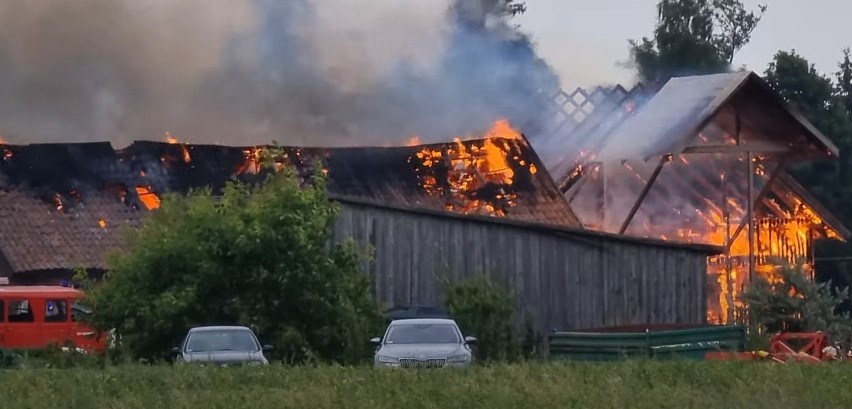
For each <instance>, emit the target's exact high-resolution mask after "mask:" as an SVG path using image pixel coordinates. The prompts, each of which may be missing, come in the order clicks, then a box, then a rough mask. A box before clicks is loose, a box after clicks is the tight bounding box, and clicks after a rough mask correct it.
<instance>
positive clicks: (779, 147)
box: [683, 142, 793, 153]
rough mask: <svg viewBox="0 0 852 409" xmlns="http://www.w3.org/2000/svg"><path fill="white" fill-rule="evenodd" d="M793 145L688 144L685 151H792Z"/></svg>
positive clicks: (766, 143)
mask: <svg viewBox="0 0 852 409" xmlns="http://www.w3.org/2000/svg"><path fill="white" fill-rule="evenodd" d="M792 151H793V147H792V146H789V145H781V144H777V143H769V142H750V143H745V144H743V145H698V146H688V147H686V148H685V149H684V150H683V153H749V152H752V153H790V152H792Z"/></svg>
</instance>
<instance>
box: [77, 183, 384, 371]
mask: <svg viewBox="0 0 852 409" xmlns="http://www.w3.org/2000/svg"><path fill="white" fill-rule="evenodd" d="M337 214H338V208H337V206H336V205H335V204H333V203H332V202H330V201H329V200H328V197H327V195H326V189H325V180H324V178H322V177H315V178H314V179H313V180H311V183H303V181H302V180H301V179H300V177H299V176H298V175H296V174H295V172H294V171H293V170H292V169H285V170H283V171H282V172H281V173H278V174H275V175H271V176H269V178H268V179H266V181H265V182H264V183H262V184H260V185H249V184H245V183H237V182H230V183H228V185H227V186H226V188H225V189H224V193H223V195H222V196H221V197H214V196H213V195H212V194H211V191H210V190H209V189H206V190H198V191H193V192H190V193H189V194H188V195H186V196H179V195H165V196H164V197H163V198H162V202H161V206H160V208H159V209H158V210H156V211H154V212H152V214H151V215H150V216H149V217H148V218H147V219H146V220H145V222H144V224H143V225H142V226H141V228H140V229H138V230H134V231H131V232H129V233H128V244H129V248H130V250H129V251H128V252H126V253H117V254H113V255H112V257H111V259H110V266H111V270H110V272H109V273H108V274H107V275H106V277H105V280H104V281H103V283H100V284H96V285H94V286H93V288H92V290H91V291H90V297H89V301H90V302H91V303H92V304H93V305H94V310H95V313H94V316H93V323H94V324H95V325H96V326H97V327H98V328H101V329H110V328H115V329H116V332H117V334H118V336H119V339H120V342H121V347H122V348H123V349H125V350H126V351H127V352H128V353H129V354H130V356H131V357H132V358H134V359H145V360H148V361H157V360H161V359H168V357H169V355H170V351H171V349H172V347H174V346H177V345H178V344H179V342H180V341H181V339H182V337H183V336H184V335H185V334H186V331H187V330H188V329H189V328H190V327H193V326H197V325H211V324H216V325H233V324H236V325H246V326H249V327H251V328H252V329H254V330H255V331H256V332H257V333H258V336H259V337H260V338H261V341H262V342H264V343H271V344H274V346H275V347H276V349H275V351H273V353H272V354H270V355H271V357H272V358H276V359H282V360H286V361H287V362H293V363H297V362H305V361H307V360H311V359H316V360H330V361H335V362H342V363H353V362H358V361H359V360H361V359H364V358H367V357H369V352H370V349H369V345H367V344H366V343H365V342H364V340H365V339H367V338H368V337H369V336H370V335H372V334H374V333H376V331H377V330H378V328H379V326H380V325H381V310H380V308H379V305H378V304H377V303H376V302H375V301H374V300H373V298H372V296H371V294H370V288H371V283H370V280H369V278H368V277H367V276H366V275H365V274H363V273H362V271H361V270H360V268H359V263H360V261H361V259H362V258H361V257H362V254H361V252H359V251H358V250H357V249H356V248H355V246H354V244H352V243H351V242H350V243H347V244H345V245H338V246H329V245H328V240H329V238H330V234H331V229H332V228H333V224H334V222H335V220H336V217H337Z"/></svg>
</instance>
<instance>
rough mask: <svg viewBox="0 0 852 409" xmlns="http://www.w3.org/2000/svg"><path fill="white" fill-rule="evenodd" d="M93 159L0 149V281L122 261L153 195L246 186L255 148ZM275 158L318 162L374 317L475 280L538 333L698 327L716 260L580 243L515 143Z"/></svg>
mask: <svg viewBox="0 0 852 409" xmlns="http://www.w3.org/2000/svg"><path fill="white" fill-rule="evenodd" d="M107 147H109V145H108V144H106V146H105V145H104V144H53V145H38V144H33V145H21V146H5V147H3V148H4V149H6V150H8V152H9V154H8V155H6V156H5V159H3V160H2V161H0V219H2V220H0V255H2V257H0V276H7V277H11V279H12V281H13V282H15V283H25V284H44V283H55V282H56V281H57V280H58V279H61V278H66V279H67V278H68V277H69V276H70V271H71V270H72V269H74V268H76V267H84V268H87V269H90V270H98V271H103V270H105V269H106V268H108V265H107V264H106V263H105V260H104V255H105V254H106V253H107V252H108V251H110V250H114V249H118V250H121V249H122V248H123V247H122V246H123V243H122V241H121V235H120V231H119V228H120V227H121V226H128V227H130V228H134V227H135V226H138V224H139V223H141V222H142V221H143V220H144V217H145V215H146V214H148V212H149V211H151V210H154V211H155V210H156V207H157V201H156V200H155V199H156V195H158V194H163V193H165V192H184V191H186V190H187V189H190V188H195V187H202V186H210V187H212V188H213V189H214V191H217V189H220V188H221V187H222V185H223V184H224V183H225V181H226V180H228V179H229V178H231V177H234V176H237V177H240V178H246V179H247V180H252V178H255V177H257V176H258V175H257V173H258V170H259V169H258V167H257V164H256V163H253V161H254V160H256V150H257V149H258V148H257V147H225V146H211V145H183V144H168V143H158V142H137V143H135V144H133V145H131V146H130V147H128V148H126V149H122V150H118V151H116V150H113V149H111V148H110V149H107ZM495 149H496V150H495ZM283 156H285V157H286V158H287V160H288V161H290V163H293V164H295V165H297V168H299V169H308V168H309V167H310V166H311V165H310V164H313V163H315V162H314V161H313V160H314V159H322V162H321V163H322V164H324V167H325V171H326V172H327V173H328V176H329V183H328V189H329V196H330V198H331V199H332V200H335V201H337V202H339V203H340V204H341V207H342V212H341V215H340V218H339V220H338V223H337V225H336V228H335V234H334V237H333V239H334V240H344V239H347V238H350V237H351V238H354V239H355V241H356V242H357V243H359V244H360V245H362V246H370V247H372V248H373V249H374V250H375V251H374V259H373V261H371V262H369V263H367V264H365V265H364V269H365V270H366V271H367V272H369V273H371V274H374V275H375V277H376V278H377V280H376V283H375V288H374V293H375V296H376V298H377V299H378V300H380V301H383V302H385V303H386V304H387V305H391V306H399V305H438V304H440V303H441V301H442V292H441V288H440V286H439V283H438V280H437V279H436V274H439V273H440V274H446V275H448V276H449V277H450V278H453V279H463V278H466V277H473V276H476V275H479V274H487V275H489V276H490V277H492V278H493V279H494V281H495V282H497V283H500V284H502V285H504V286H506V288H508V289H510V290H511V291H513V292H514V293H516V294H517V298H518V303H519V304H518V306H519V310H520V311H521V312H522V313H523V314H522V315H523V316H524V317H525V318H526V319H529V320H530V321H531V322H532V323H533V324H534V325H535V326H536V328H538V329H539V330H541V331H545V330H549V329H551V328H558V329H575V328H591V327H603V326H615V325H639V324H700V323H703V322H704V316H705V310H706V307H705V305H704V302H703V299H704V293H705V289H706V280H705V269H706V260H707V256H708V255H710V254H717V253H719V252H720V251H721V250H720V249H719V248H717V247H713V246H705V245H689V244H676V243H666V242H664V241H661V240H654V239H633V238H626V237H621V236H618V235H613V234H606V233H599V232H591V231H586V230H583V229H582V227H581V226H580V224H579V222H578V220H577V218H576V216H575V215H574V214H573V212H572V211H571V210H570V208H569V207H568V205H567V202H566V201H565V199H564V198H563V196H562V195H561V194H560V193H559V191H558V189H557V188H556V185H555V183H554V181H553V179H552V178H551V177H550V175H549V173H548V172H546V171H545V170H544V169H545V167H544V165H543V164H542V163H541V161H540V160H539V158H538V157H537V155H536V154H535V153H534V152H533V151H532V150H531V149H530V147H529V145H528V144H527V143H526V141H525V140H524V139H523V138H520V139H517V138H489V139H484V140H469V141H463V142H462V141H459V142H455V143H449V144H437V145H425V146H411V147H394V148H385V147H382V148H334V149H320V148H296V147H287V148H284V155H283ZM486 156H488V157H490V158H491V159H488V160H485V159H482V158H484V157H486ZM495 157H496V158H497V159H494V158H495ZM436 158H440V160H439V159H436ZM149 209H150V210H149Z"/></svg>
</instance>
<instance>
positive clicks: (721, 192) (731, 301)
mask: <svg viewBox="0 0 852 409" xmlns="http://www.w3.org/2000/svg"><path fill="white" fill-rule="evenodd" d="M672 159H674V160H673V161H672V162H670V163H668V164H667V165H665V167H664V168H662V169H663V170H662V172H661V173H660V174H659V178H658V179H657V180H656V181H655V182H654V184H652V185H651V189H650V190H649V191H647V192H646V193H647V195H646V196H644V199H643V202H642V205H641V207H640V208H639V209H638V212H637V213H636V215H635V217H633V219H632V223H631V224H630V225H629V226H628V229H627V231H626V234H630V235H638V236H645V237H655V238H660V239H663V240H670V241H677V242H684V243H703V244H712V245H716V246H720V247H722V248H725V249H726V251H725V253H724V254H723V255H721V256H716V257H711V258H710V259H709V260H708V283H709V285H710V288H709V291H710V293H709V296H708V316H707V319H708V321H710V322H713V323H720V324H729V323H732V322H742V319H744V315H742V313H743V312H744V311H745V308H746V306H745V305H744V303H743V300H742V292H743V289H744V288H745V286H746V285H748V282H749V279H750V277H749V270H750V268H749V263H750V259H751V257H750V253H751V254H752V256H753V260H754V269H753V270H754V274H755V276H760V277H765V278H767V279H769V280H771V281H772V280H776V279H777V277H776V274H775V263H776V262H775V260H776V259H778V258H780V259H784V260H786V261H788V262H791V263H795V262H797V261H798V260H800V259H804V260H812V259H813V248H814V243H815V241H816V240H817V239H820V238H840V237H839V236H840V235H839V234H838V233H837V232H836V231H835V230H834V229H833V228H832V227H831V226H829V225H828V224H826V223H825V221H824V220H822V218H821V217H820V216H819V215H818V213H817V211H815V210H814V209H813V208H811V207H810V206H809V205H808V204H806V203H805V202H804V201H803V200H802V198H801V197H799V196H798V195H797V194H796V193H795V192H794V191H792V190H788V189H787V188H786V187H783V186H784V185H783V184H782V185H778V184H775V185H773V186H772V187H771V188H770V187H767V186H766V184H767V183H770V182H771V181H773V182H772V183H778V182H776V181H774V179H772V180H770V178H771V174H772V173H774V171H778V170H777V164H774V163H772V162H770V160H769V159H767V158H765V157H755V158H753V159H752V162H753V164H754V166H753V169H754V174H753V176H752V177H753V180H755V182H754V183H755V184H756V185H755V186H754V190H753V192H752V194H753V195H755V196H756V197H759V199H760V200H758V201H756V202H755V203H754V204H753V205H754V215H753V217H754V224H753V228H749V226H748V223H747V222H746V219H747V215H748V199H747V197H748V187H747V184H748V175H747V174H746V173H747V172H746V171H745V170H746V169H747V168H748V166H747V165H748V162H747V159H746V156H745V155H742V156H741V157H736V156H732V155H726V154H718V155H716V154H712V155H710V154H697V155H693V156H689V157H687V156H686V155H677V156H675V157H673V158H672ZM608 166H610V167H608V168H607V169H606V170H605V171H601V172H599V173H595V172H596V170H595V169H596V168H597V165H595V164H594V162H592V163H588V164H581V165H580V166H577V167H576V168H575V169H574V173H572V174H569V175H568V176H566V177H565V179H563V180H565V181H567V182H563V184H564V186H563V188H565V187H569V188H570V187H572V186H575V185H574V183H576V181H577V180H579V178H580V177H582V176H584V175H586V174H589V175H593V176H595V178H590V179H589V180H587V181H586V182H587V184H586V185H582V184H579V185H576V186H578V189H576V190H577V192H575V193H576V194H577V196H576V198H577V201H576V202H582V203H583V205H575V206H574V210H575V212H577V213H578V214H579V215H580V217H582V218H583V220H584V221H585V222H586V225H587V226H588V227H589V228H597V229H601V230H606V231H610V232H613V231H618V229H619V228H620V227H621V224H622V223H623V221H624V220H625V217H626V216H627V214H628V210H630V206H632V205H633V203H634V202H635V200H636V198H638V197H639V195H640V192H641V190H642V188H643V187H644V186H646V184H647V183H648V179H649V175H651V174H652V172H653V171H654V166H657V163H655V162H649V163H647V164H644V163H641V162H639V161H635V162H629V161H628V162H625V163H616V164H612V165H610V164H608ZM768 169H769V170H772V171H769V170H768ZM607 172H610V173H609V174H607ZM713 174H716V175H718V176H717V177H718V179H715V180H713V177H712V175H713ZM594 180H597V181H598V182H594ZM604 180H605V182H604ZM589 189H594V190H592V191H591V192H590V191H589ZM596 192H597V193H596ZM600 192H603V193H600ZM760 192H764V193H762V194H761V193H760ZM572 194H573V193H572ZM584 195H590V196H594V195H600V196H601V197H603V198H604V200H588V199H586V198H585V197H584ZM619 196H621V197H627V198H628V199H626V200H622V201H618V199H619ZM625 207H626V208H625ZM600 214H603V216H600ZM750 237H751V238H752V240H751V241H752V243H751V244H752V245H753V252H750V244H749V238H750ZM805 267H806V268H807V269H808V270H811V269H812V268H813V267H812V266H811V265H806V266H805Z"/></svg>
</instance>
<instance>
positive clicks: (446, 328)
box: [385, 324, 461, 344]
mask: <svg viewBox="0 0 852 409" xmlns="http://www.w3.org/2000/svg"><path fill="white" fill-rule="evenodd" d="M459 342H461V341H460V340H459V333H458V330H456V326H455V325H452V324H394V325H391V327H390V329H388V335H387V337H385V343H386V344H458V343H459Z"/></svg>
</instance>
